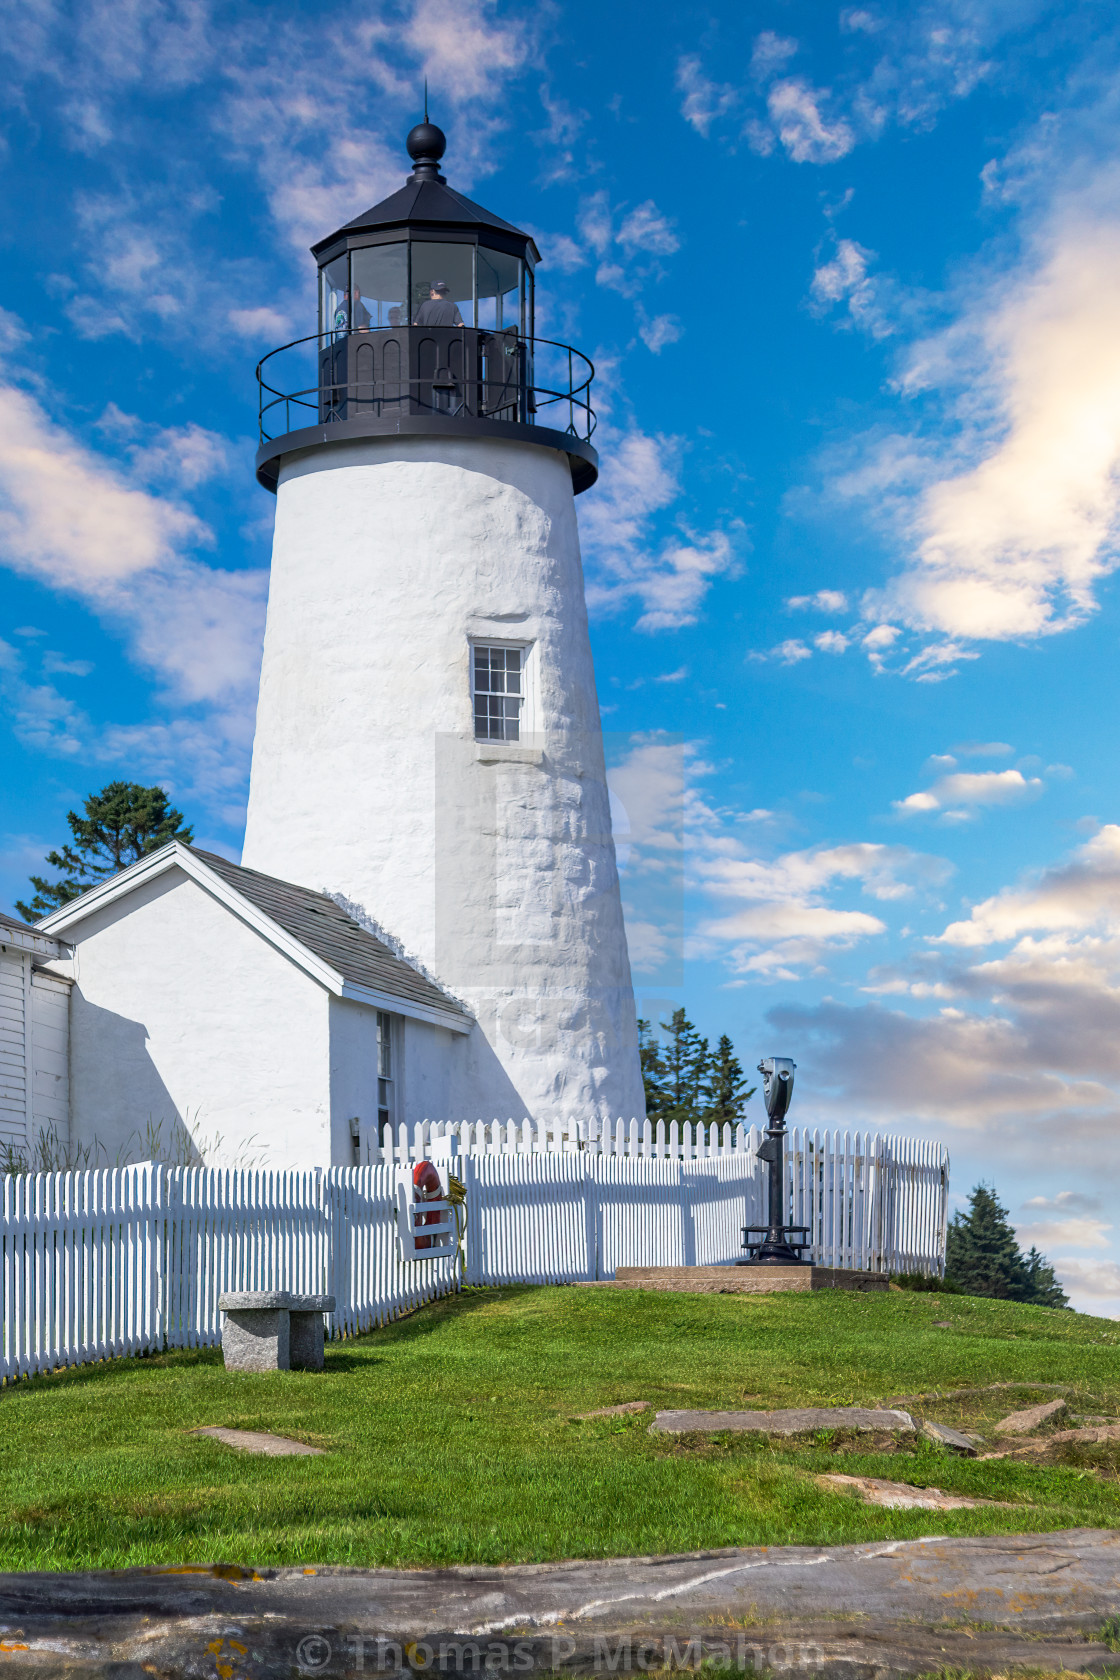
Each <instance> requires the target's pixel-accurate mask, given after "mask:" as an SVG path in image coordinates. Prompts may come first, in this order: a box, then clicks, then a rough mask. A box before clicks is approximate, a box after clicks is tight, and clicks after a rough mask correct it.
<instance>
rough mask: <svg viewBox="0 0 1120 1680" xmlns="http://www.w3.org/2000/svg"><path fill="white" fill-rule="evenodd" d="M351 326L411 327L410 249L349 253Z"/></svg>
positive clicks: (383, 247)
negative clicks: (409, 293)
mask: <svg viewBox="0 0 1120 1680" xmlns="http://www.w3.org/2000/svg"><path fill="white" fill-rule="evenodd" d="M350 287H351V292H352V294H353V296H352V299H351V324H352V326H353V327H354V329H355V330H358V331H360V330H362V329H364V328H366V327H402V326H407V325H408V246H407V245H406V244H405V243H404V242H403V240H402V242H401V243H400V244H399V245H370V246H367V247H366V248H365V249H364V250H358V251H351V253H350Z"/></svg>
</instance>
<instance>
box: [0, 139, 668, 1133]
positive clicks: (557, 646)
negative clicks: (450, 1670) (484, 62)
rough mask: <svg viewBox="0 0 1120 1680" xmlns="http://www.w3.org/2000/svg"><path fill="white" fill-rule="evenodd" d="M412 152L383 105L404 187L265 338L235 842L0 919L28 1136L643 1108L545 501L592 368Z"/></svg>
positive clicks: (570, 444) (0, 1113) (562, 558)
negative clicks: (268, 563)
mask: <svg viewBox="0 0 1120 1680" xmlns="http://www.w3.org/2000/svg"><path fill="white" fill-rule="evenodd" d="M444 147H445V141H444V137H443V135H442V133H441V132H440V130H439V129H438V128H436V127H434V126H433V125H431V124H428V123H424V124H421V125H419V126H418V127H417V128H415V129H413V131H412V133H411V134H410V135H409V137H408V150H409V153H410V156H411V158H412V160H413V171H412V173H411V175H410V176H409V177H408V180H407V181H406V183H405V185H404V186H403V187H402V188H401V190H400V191H399V192H397V193H395V194H393V195H392V196H391V197H390V198H388V199H386V200H385V201H384V202H383V203H382V204H379V205H377V206H375V207H374V208H373V209H372V210H369V211H367V212H366V213H365V214H364V215H361V216H358V217H356V218H355V220H354V221H352V222H349V223H347V225H346V226H345V227H342V228H340V229H338V230H337V231H336V232H334V233H332V234H330V235H328V237H327V238H325V239H323V240H321V241H320V242H319V244H317V245H316V246H315V247H313V253H314V256H315V258H316V261H317V263H318V268H319V320H318V324H317V328H316V330H315V332H313V333H312V334H310V335H309V336H308V337H307V338H306V339H302V340H299V341H297V342H296V343H294V344H292V345H288V346H285V347H283V349H281V350H279V351H275V352H273V353H272V354H271V355H270V356H268V357H266V358H265V360H264V361H263V363H262V364H261V369H260V379H261V446H260V449H259V451H258V455H257V477H258V479H259V481H260V483H261V484H262V485H263V486H264V487H265V489H266V490H268V491H269V492H271V493H274V494H275V496H276V529H275V538H274V544H273V553H272V573H271V583H270V591H269V603H268V618H267V625H266V630H265V641H264V658H263V665H262V671H261V685H260V698H259V703H258V709H257V723H256V734H255V738H254V746H253V762H252V772H251V779H250V790H249V809H248V819H247V825H246V832H245V843H244V853H243V858H242V864H241V865H240V866H238V865H236V864H233V863H230V862H228V861H227V860H226V859H224V858H220V857H217V856H214V855H213V854H211V853H207V852H204V851H200V850H199V849H197V848H194V847H187V846H183V845H179V844H173V845H170V846H167V847H164V848H163V849H162V850H160V851H158V852H154V853H152V854H150V855H149V856H147V857H145V858H143V859H142V860H141V861H140V862H139V863H136V864H134V865H133V866H132V867H131V868H129V869H126V870H125V871H123V872H122V873H121V874H119V875H117V876H115V877H113V878H112V879H110V880H108V881H106V882H104V883H102V884H101V885H100V886H98V887H97V888H95V889H94V890H93V891H91V892H88V893H86V894H85V895H84V896H83V897H81V898H79V899H76V900H74V901H73V902H72V903H70V904H68V905H66V906H64V907H63V908H62V909H60V910H58V911H56V912H54V913H53V914H51V915H50V916H47V917H46V918H45V919H44V920H43V921H42V922H41V923H40V924H39V925H38V927H37V928H35V929H28V928H23V927H21V926H20V925H18V924H9V923H4V924H3V925H2V926H0V943H3V948H4V967H3V976H4V985H5V988H6V989H5V992H4V994H3V996H4V999H5V1007H6V1006H7V1003H6V1000H7V999H8V997H9V994H10V996H11V997H12V998H13V999H16V1000H17V1001H18V1004H19V1009H20V1010H21V1011H22V1013H21V1014H19V1017H18V1022H17V1027H18V1031H19V1032H21V1033H22V1035H23V1036H22V1039H21V1043H22V1046H23V1048H22V1052H21V1054H22V1057H23V1061H22V1063H21V1066H22V1073H18V1072H17V1076H16V1077H15V1078H14V1081H13V1083H12V1084H11V1087H10V1089H11V1091H12V1092H13V1093H14V1096H13V1098H12V1103H13V1105H15V1106H13V1107H12V1108H11V1109H10V1110H9V1109H8V1108H5V1109H3V1110H0V1125H2V1126H4V1127H9V1126H11V1125H15V1122H14V1121H12V1120H11V1118H10V1116H11V1115H14V1114H15V1113H16V1112H17V1108H18V1105H19V1104H20V1103H22V1105H23V1106H22V1109H20V1110H19V1112H20V1113H21V1114H22V1116H23V1123H24V1127H25V1134H24V1135H25V1138H26V1140H27V1144H28V1146H31V1145H33V1144H34V1141H35V1137H36V1135H37V1134H36V1127H46V1128H47V1129H53V1133H54V1135H55V1136H56V1137H57V1138H58V1140H59V1142H60V1143H63V1142H65V1144H66V1146H67V1147H68V1148H69V1150H70V1153H71V1155H73V1154H74V1153H75V1152H76V1151H87V1152H89V1151H93V1152H95V1153H96V1154H97V1158H98V1159H99V1160H101V1161H104V1162H106V1163H108V1164H111V1163H112V1162H114V1161H116V1160H123V1159H138V1158H145V1157H146V1156H148V1155H149V1154H151V1153H159V1154H161V1155H162V1156H163V1158H168V1152H169V1150H170V1151H171V1153H172V1154H173V1155H174V1157H175V1158H181V1159H185V1158H188V1157H190V1156H193V1157H194V1158H197V1157H199V1156H201V1157H202V1158H204V1159H207V1160H213V1161H224V1162H230V1163H234V1162H237V1161H243V1162H245V1163H246V1164H249V1163H252V1164H262V1165H263V1164H268V1165H276V1166H295V1165H308V1166H312V1165H328V1164H338V1165H342V1164H348V1163H350V1162H351V1161H354V1160H357V1159H366V1158H368V1150H369V1148H370V1146H371V1144H372V1143H373V1141H374V1140H375V1139H376V1137H377V1135H378V1128H379V1127H380V1126H382V1125H383V1124H384V1123H385V1122H386V1121H393V1122H400V1121H410V1122H411V1121H415V1120H419V1119H423V1118H430V1119H433V1120H435V1119H475V1118H479V1117H484V1118H488V1119H489V1118H493V1117H495V1116H497V1117H500V1118H502V1119H505V1118H507V1117H513V1118H516V1119H520V1118H522V1117H525V1116H528V1117H530V1118H533V1119H537V1120H555V1119H563V1118H579V1119H598V1120H602V1119H606V1118H617V1117H619V1116H622V1117H624V1118H626V1119H629V1118H630V1117H632V1116H638V1117H641V1116H642V1115H643V1114H644V1102H643V1094H642V1080H641V1072H640V1067H639V1059H638V1044H637V1030H636V1021H635V1009H634V997H633V990H632V986H631V980H630V965H629V959H628V955H627V949H626V934H625V929H624V926H623V918H622V904H621V897H620V893H619V882H618V871H617V867H616V861H615V849H614V841H613V837H612V833H611V822H610V812H609V804H608V795H607V782H606V772H605V766H604V760H603V745H602V733H601V725H600V718H599V706H598V699H597V696H596V690H595V674H594V669H593V666H592V659H591V649H590V642H589V638H588V627H587V613H586V608H585V604H584V593H583V573H582V566H581V560H580V550H579V536H578V531H577V525H576V514H575V501H574V498H575V496H576V495H577V494H579V493H581V492H583V491H585V490H588V489H590V488H591V487H592V486H593V485H594V483H595V480H596V478H597V476H598V457H597V455H596V452H595V449H594V447H593V446H592V443H591V441H590V440H591V435H592V431H593V427H594V414H593V412H592V409H591V405H590V384H591V374H592V369H591V364H590V363H589V362H587V361H586V359H585V358H584V357H583V356H581V355H580V353H579V352H578V351H576V350H573V349H571V348H569V347H568V346H566V345H557V344H554V343H550V342H548V341H545V340H543V339H538V338H537V337H536V336H535V332H534V297H535V272H536V267H537V264H538V262H539V260H540V257H539V253H538V251H537V248H536V245H535V244H534V242H533V240H532V238H531V237H530V236H529V235H528V234H526V233H523V232H521V231H520V230H519V229H518V228H516V227H514V226H513V225H512V224H511V223H508V222H505V221H503V220H501V219H500V218H499V217H497V216H494V215H491V214H490V213H489V212H488V211H486V210H484V209H482V208H481V207H480V206H479V205H477V204H474V203H472V202H471V200H469V199H467V198H464V197H463V196H462V195H461V194H459V193H457V192H455V191H454V190H453V189H452V188H450V187H449V186H448V185H447V182H446V181H445V179H444V177H443V175H442V174H441V172H440V160H441V158H442V156H443V151H444ZM5 941H6V943H4V942H5ZM9 964H10V966H11V972H12V974H13V975H14V976H15V979H14V980H13V981H12V983H11V986H10V987H9V983H8V978H7V976H8V972H9V966H8V965H9ZM17 982H18V984H17ZM67 993H69V1002H68V1007H67ZM48 997H49V998H50V1000H51V1002H50V1007H49V1008H47V1007H46V1002H45V1000H46V999H47V998H48ZM37 1000H38V1001H37ZM13 1007H14V1005H13ZM37 1009H38V1011H39V1013H38V1014H37V1013H36V1011H37ZM52 1011H53V1014H52ZM67 1015H68V1021H69V1056H68V1071H69V1094H68V1098H67V1094H66V1083H67V1082H66V1078H65V1068H64V1067H63V1069H62V1072H61V1073H60V1074H59V1076H58V1079H57V1082H56V1084H54V1085H52V1084H51V1083H50V1076H49V1074H48V1072H47V1069H48V1065H49V1058H50V1055H54V1057H55V1059H56V1062H58V1064H59V1066H60V1067H62V1063H63V1061H64V1060H65V1058H62V1056H61V1050H60V1042H61V1026H60V1025H59V1024H58V1023H61V1022H62V1021H63V1020H64V1019H65V1018H66V1017H67ZM40 1016H41V1018H42V1020H43V1022H44V1023H46V1022H47V1021H48V1020H51V1021H54V1022H55V1023H56V1025H55V1026H54V1027H53V1028H50V1029H48V1027H47V1026H46V1025H45V1024H44V1025H43V1026H42V1028H39V1027H37V1026H36V1022H37V1021H38V1020H39V1019H40ZM12 1019H13V1021H15V1020H16V1016H15V1015H13V1017H12ZM4 1021H5V1032H7V1030H8V1028H7V1021H8V1017H7V1015H5V1017H4ZM15 1030H16V1028H13V1032H14V1031H15ZM52 1031H53V1032H54V1034H55V1038H54V1039H50V1044H51V1045H52V1046H53V1048H52V1049H50V1050H49V1051H48V1038H49V1032H52ZM37 1033H38V1034H40V1035H41V1049H40V1048H37V1045H38V1044H39V1042H40V1041H39V1039H37V1037H36V1034H37ZM13 1042H14V1040H13ZM4 1052H5V1056H6V1055H7V1040H6V1039H5V1041H4ZM36 1056H40V1058H41V1060H40V1062H36V1060H35V1058H36ZM17 1059H18V1058H17ZM6 1065H7V1064H6V1063H5V1066H6ZM21 1079H22V1081H23V1083H22V1084H21V1083H20V1080H21ZM3 1089H4V1091H5V1092H7V1090H8V1089H9V1087H8V1086H7V1085H5V1086H4V1087H3ZM21 1093H22V1094H21ZM4 1100H5V1101H6V1100H7V1098H6V1097H5V1098H4ZM6 1135H8V1134H7V1133H6V1132H5V1133H3V1134H0V1136H6ZM13 1135H14V1136H15V1137H16V1141H17V1142H18V1125H16V1130H15V1133H14V1134H13Z"/></svg>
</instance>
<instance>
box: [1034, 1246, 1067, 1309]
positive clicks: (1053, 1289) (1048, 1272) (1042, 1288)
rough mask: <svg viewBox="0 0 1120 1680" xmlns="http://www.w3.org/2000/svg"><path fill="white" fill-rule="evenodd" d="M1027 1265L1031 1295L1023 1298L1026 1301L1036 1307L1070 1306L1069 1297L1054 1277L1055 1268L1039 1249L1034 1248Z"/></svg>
mask: <svg viewBox="0 0 1120 1680" xmlns="http://www.w3.org/2000/svg"><path fill="white" fill-rule="evenodd" d="M1025 1264H1026V1269H1027V1287H1028V1291H1029V1293H1028V1294H1026V1295H1024V1296H1023V1300H1024V1301H1032V1302H1033V1303H1034V1305H1035V1306H1036V1307H1068V1306H1069V1296H1068V1295H1067V1294H1066V1292H1065V1290H1064V1289H1063V1288H1062V1286H1061V1284H1060V1283H1059V1282H1058V1280H1057V1278H1056V1277H1055V1276H1054V1268H1053V1266H1051V1265H1049V1264H1048V1262H1047V1261H1046V1260H1045V1259H1044V1258H1043V1256H1042V1255H1041V1254H1040V1253H1039V1252H1038V1249H1037V1248H1033V1247H1032V1249H1031V1251H1030V1253H1029V1254H1028V1255H1027V1258H1026V1262H1025Z"/></svg>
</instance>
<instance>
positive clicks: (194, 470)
mask: <svg viewBox="0 0 1120 1680" xmlns="http://www.w3.org/2000/svg"><path fill="white" fill-rule="evenodd" d="M129 457H130V460H131V463H132V470H133V472H134V473H135V474H136V476H137V478H140V479H142V480H143V481H144V482H145V483H147V484H154V485H162V486H164V487H167V486H174V487H176V488H179V489H183V490H194V489H197V487H198V486H199V485H200V484H206V483H207V482H208V481H209V480H210V479H213V478H220V477H222V476H224V475H225V474H226V473H228V472H229V471H230V468H231V466H232V465H233V450H232V449H231V447H230V442H229V439H228V438H224V437H222V436H221V434H220V433H218V432H210V431H207V430H206V428H205V427H204V426H198V425H196V424H195V423H194V421H193V420H192V421H190V422H189V423H188V424H187V425H185V426H168V427H164V428H163V429H161V430H159V431H157V432H156V433H155V435H154V436H153V437H152V438H151V440H150V441H149V442H148V443H146V444H142V445H136V446H134V447H133V448H132V449H130V451H129Z"/></svg>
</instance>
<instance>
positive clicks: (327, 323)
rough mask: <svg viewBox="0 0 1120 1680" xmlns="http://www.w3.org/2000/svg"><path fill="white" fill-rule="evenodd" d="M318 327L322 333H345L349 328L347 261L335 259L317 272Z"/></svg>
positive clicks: (348, 274)
mask: <svg viewBox="0 0 1120 1680" xmlns="http://www.w3.org/2000/svg"><path fill="white" fill-rule="evenodd" d="M319 282H320V290H319V326H320V330H321V331H322V332H324V333H329V332H346V331H347V330H348V329H349V326H350V305H349V299H348V297H347V292H348V289H349V285H350V273H349V261H348V258H346V257H345V256H341V257H336V258H335V260H334V262H329V263H327V264H326V265H325V266H324V267H323V268H321V269H320V270H319Z"/></svg>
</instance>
